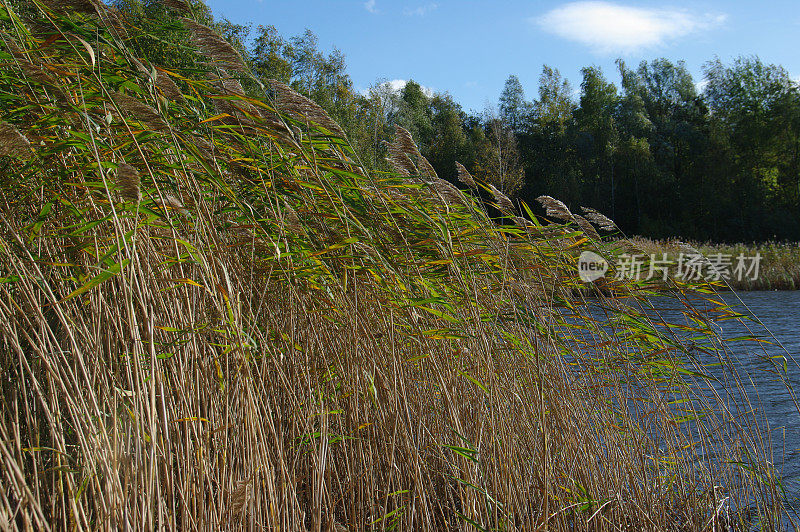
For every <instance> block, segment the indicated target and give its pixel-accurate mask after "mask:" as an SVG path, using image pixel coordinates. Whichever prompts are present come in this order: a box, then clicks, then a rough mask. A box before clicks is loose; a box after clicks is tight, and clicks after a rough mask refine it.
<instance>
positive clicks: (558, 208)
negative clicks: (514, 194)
mask: <svg viewBox="0 0 800 532" xmlns="http://www.w3.org/2000/svg"><path fill="white" fill-rule="evenodd" d="M536 201H538V202H539V203H541V204H542V206H543V207H544V208H545V210H546V214H545V215H546V216H550V217H552V218H556V219H559V220H565V221H570V222H571V221H574V220H575V217H574V216H573V215H572V212H571V211H570V210H569V208H568V207H567V206H566V205H565V204H564V202H563V201H559V200H557V199H555V198H552V197H550V196H539V197H538V198H536Z"/></svg>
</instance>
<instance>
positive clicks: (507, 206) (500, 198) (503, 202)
mask: <svg viewBox="0 0 800 532" xmlns="http://www.w3.org/2000/svg"><path fill="white" fill-rule="evenodd" d="M486 188H487V189H488V190H489V192H491V194H492V197H494V201H495V202H496V203H497V206H498V207H499V208H500V210H503V211H506V212H514V202H512V201H511V199H510V198H509V197H508V196H506V195H505V194H503V193H502V192H500V191H499V190H498V189H497V187H495V186H494V185H492V184H491V183H486Z"/></svg>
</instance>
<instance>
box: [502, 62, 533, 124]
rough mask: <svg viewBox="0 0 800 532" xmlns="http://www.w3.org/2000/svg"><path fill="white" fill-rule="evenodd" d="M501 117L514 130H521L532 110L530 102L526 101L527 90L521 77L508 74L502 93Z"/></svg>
mask: <svg viewBox="0 0 800 532" xmlns="http://www.w3.org/2000/svg"><path fill="white" fill-rule="evenodd" d="M499 103H500V118H501V119H502V120H503V121H504V122H505V123H506V124H508V126H509V127H510V128H511V129H512V130H513V131H514V132H519V131H521V130H522V129H523V128H524V126H525V123H526V121H527V117H528V115H529V114H530V112H531V109H530V104H529V103H527V102H526V101H525V91H524V89H523V88H522V83H520V81H519V78H518V77H517V76H515V75H513V74H512V75H510V76H508V79H506V83H505V86H504V87H503V92H502V93H501V94H500V102H499Z"/></svg>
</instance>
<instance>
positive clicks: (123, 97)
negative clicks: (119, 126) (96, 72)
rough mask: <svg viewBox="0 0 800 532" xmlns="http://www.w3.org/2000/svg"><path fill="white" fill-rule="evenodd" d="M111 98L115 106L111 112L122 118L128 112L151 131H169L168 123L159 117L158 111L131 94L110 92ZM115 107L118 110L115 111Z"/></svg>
mask: <svg viewBox="0 0 800 532" xmlns="http://www.w3.org/2000/svg"><path fill="white" fill-rule="evenodd" d="M111 100H112V101H113V102H114V104H115V105H116V108H114V109H112V113H114V114H116V115H118V116H119V117H120V118H124V115H125V114H128V115H130V116H132V117H133V118H134V119H136V120H138V121H139V122H141V123H143V124H144V125H146V126H147V127H148V128H150V129H152V130H153V131H169V124H167V123H166V122H165V121H164V119H163V118H161V115H160V114H159V113H158V111H156V110H155V109H153V108H152V107H150V106H149V105H147V104H144V103H142V102H140V101H139V100H138V99H136V98H134V97H133V96H128V95H127V94H122V93H120V92H112V93H111ZM117 109H118V110H119V111H117Z"/></svg>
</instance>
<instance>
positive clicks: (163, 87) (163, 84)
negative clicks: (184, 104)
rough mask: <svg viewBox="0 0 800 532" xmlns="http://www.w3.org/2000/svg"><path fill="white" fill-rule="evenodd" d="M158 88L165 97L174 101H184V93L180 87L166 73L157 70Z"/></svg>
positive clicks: (156, 83) (156, 82) (155, 81)
mask: <svg viewBox="0 0 800 532" xmlns="http://www.w3.org/2000/svg"><path fill="white" fill-rule="evenodd" d="M153 83H155V85H156V87H158V89H159V90H160V91H161V94H163V95H164V97H166V98H169V99H170V100H173V101H183V99H184V98H183V93H182V92H181V90H180V89H179V88H178V85H176V84H175V82H174V81H172V78H171V77H169V75H168V74H166V73H164V71H162V70H160V69H158V68H156V79H155V80H154V82H153Z"/></svg>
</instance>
